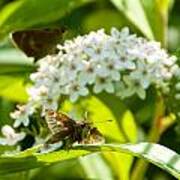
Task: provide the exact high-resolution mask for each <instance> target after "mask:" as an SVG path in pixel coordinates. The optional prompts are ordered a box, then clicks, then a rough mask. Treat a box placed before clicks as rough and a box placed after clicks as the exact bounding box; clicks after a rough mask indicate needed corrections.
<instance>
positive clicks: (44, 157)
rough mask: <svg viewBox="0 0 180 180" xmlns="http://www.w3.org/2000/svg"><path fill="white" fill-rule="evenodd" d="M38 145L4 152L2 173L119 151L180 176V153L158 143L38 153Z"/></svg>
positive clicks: (1, 166)
mask: <svg viewBox="0 0 180 180" xmlns="http://www.w3.org/2000/svg"><path fill="white" fill-rule="evenodd" d="M38 148H39V147H36V148H33V149H29V150H27V151H24V152H22V153H19V154H14V155H4V156H1V157H0V174H1V175H3V174H7V173H10V172H18V171H23V170H28V169H33V168H36V167H42V166H45V165H50V164H53V163H57V162H62V161H64V160H68V159H72V158H78V157H80V156H84V155H87V154H90V153H94V152H118V153H119V152H120V153H127V154H130V155H133V156H136V157H139V158H142V159H145V160H147V161H149V162H151V163H153V164H154V165H156V166H158V167H160V168H162V169H164V170H166V171H167V172H169V173H170V174H171V175H173V176H174V177H176V178H180V155H179V154H177V153H176V152H174V151H172V150H170V149H168V148H166V147H164V146H162V145H158V144H153V143H138V144H104V145H74V146H73V149H71V150H68V151H65V150H59V151H56V152H52V153H48V154H38V153H35V152H36V151H37V149H38ZM81 158H82V157H81ZM114 160H116V159H114Z"/></svg>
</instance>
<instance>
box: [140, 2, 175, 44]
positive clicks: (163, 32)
mask: <svg viewBox="0 0 180 180" xmlns="http://www.w3.org/2000/svg"><path fill="white" fill-rule="evenodd" d="M142 4H143V6H144V9H145V12H146V15H147V18H148V20H149V24H150V26H151V29H152V31H153V34H154V37H155V39H156V40H157V41H159V42H161V43H162V45H163V46H166V43H167V36H168V35H167V30H168V10H169V7H170V6H171V4H172V2H171V0H156V1H154V0H149V1H147V0H142Z"/></svg>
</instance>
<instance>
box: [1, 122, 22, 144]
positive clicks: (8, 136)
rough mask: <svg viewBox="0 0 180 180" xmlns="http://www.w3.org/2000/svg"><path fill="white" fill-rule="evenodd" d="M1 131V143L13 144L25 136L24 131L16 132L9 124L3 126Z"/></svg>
mask: <svg viewBox="0 0 180 180" xmlns="http://www.w3.org/2000/svg"><path fill="white" fill-rule="evenodd" d="M1 132H2V134H3V136H5V138H0V144H1V145H10V146H13V145H15V144H16V143H17V142H19V141H21V140H22V139H24V137H25V133H24V132H21V133H16V132H15V130H14V129H13V128H12V127H11V126H9V125H5V126H3V127H2V129H1Z"/></svg>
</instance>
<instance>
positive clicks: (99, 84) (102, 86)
mask: <svg viewBox="0 0 180 180" xmlns="http://www.w3.org/2000/svg"><path fill="white" fill-rule="evenodd" d="M103 90H105V91H106V92H108V93H113V92H114V85H113V83H112V81H111V79H109V78H103V77H99V78H97V79H96V83H95V85H94V87H93V91H94V93H100V92H102V91H103Z"/></svg>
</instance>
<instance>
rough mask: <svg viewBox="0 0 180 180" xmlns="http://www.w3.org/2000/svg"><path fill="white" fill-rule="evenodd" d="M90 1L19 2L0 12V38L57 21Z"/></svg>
mask: <svg viewBox="0 0 180 180" xmlns="http://www.w3.org/2000/svg"><path fill="white" fill-rule="evenodd" d="M89 1H90V0H61V1H59V0H38V1H37V0H20V1H14V2H12V3H10V4H8V5H7V6H5V7H4V8H3V9H2V10H1V12H0V19H1V21H0V37H3V36H4V35H6V34H7V33H9V32H11V31H15V30H18V29H24V28H27V27H31V26H36V25H38V24H48V23H52V22H55V21H57V20H58V19H60V18H62V17H63V16H64V15H66V14H67V13H69V12H70V11H71V10H73V9H75V8H77V7H79V6H81V5H83V4H85V3H87V2H89Z"/></svg>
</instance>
